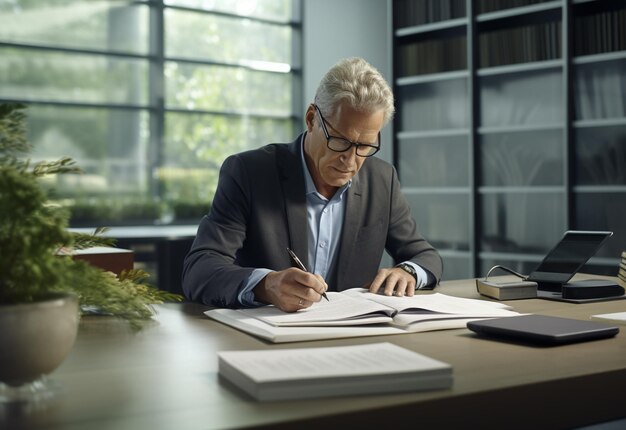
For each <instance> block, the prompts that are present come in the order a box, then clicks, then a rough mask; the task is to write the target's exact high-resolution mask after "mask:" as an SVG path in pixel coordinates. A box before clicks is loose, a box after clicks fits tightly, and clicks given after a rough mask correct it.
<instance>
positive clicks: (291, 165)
mask: <svg viewBox="0 0 626 430" xmlns="http://www.w3.org/2000/svg"><path fill="white" fill-rule="evenodd" d="M300 139H301V136H299V137H298V138H297V139H296V140H295V141H294V142H292V143H291V144H290V145H289V150H288V151H281V152H280V153H279V157H278V170H279V171H280V179H281V183H282V187H283V194H284V196H285V216H286V219H287V230H288V232H289V247H290V248H291V249H292V250H293V251H294V252H295V253H296V254H297V255H298V257H300V259H301V260H302V262H303V263H304V265H305V266H306V267H307V268H308V267H309V261H308V260H309V257H308V255H309V251H308V239H307V212H306V196H305V194H304V190H305V188H304V172H303V171H302V160H301V155H300V151H301V144H300ZM286 252H287V251H286V250H285V253H286Z"/></svg>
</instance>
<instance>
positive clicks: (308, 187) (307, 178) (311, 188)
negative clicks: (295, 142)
mask: <svg viewBox="0 0 626 430" xmlns="http://www.w3.org/2000/svg"><path fill="white" fill-rule="evenodd" d="M305 136H306V132H304V133H302V137H301V138H300V149H301V151H300V159H301V161H302V170H303V171H304V188H305V194H306V195H309V194H317V195H318V196H319V197H321V198H323V199H325V200H327V199H326V198H325V197H323V196H322V195H321V194H320V193H318V192H317V189H316V188H315V184H314V183H313V178H312V177H311V172H309V167H308V166H307V164H306V160H305V159H304V137H305ZM351 185H352V179H350V180H349V181H348V182H347V183H346V184H345V185H344V186H342V187H341V188H339V189H338V190H337V192H336V193H335V195H334V196H333V198H332V199H331V200H341V198H342V197H343V194H344V193H345V192H346V190H347V189H348V188H350V186H351Z"/></svg>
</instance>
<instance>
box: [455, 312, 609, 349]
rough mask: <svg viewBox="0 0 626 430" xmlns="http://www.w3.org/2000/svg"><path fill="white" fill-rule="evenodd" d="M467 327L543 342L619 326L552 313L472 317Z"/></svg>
mask: <svg viewBox="0 0 626 430" xmlns="http://www.w3.org/2000/svg"><path fill="white" fill-rule="evenodd" d="M467 328H468V329H470V330H471V331H473V332H475V333H477V334H479V335H481V336H492V337H496V338H501V339H509V340H517V341H523V342H529V343H537V344H543V345H563V344H567V343H574V342H585V341H589V340H595V339H603V338H608V337H613V336H615V335H616V334H617V333H618V332H619V328H618V327H615V326H611V325H607V324H601V323H597V322H594V321H582V320H575V319H570V318H561V317H553V316H548V315H521V316H516V317H508V318H495V319H490V320H479V321H470V322H468V323H467Z"/></svg>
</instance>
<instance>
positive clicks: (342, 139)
mask: <svg viewBox="0 0 626 430" xmlns="http://www.w3.org/2000/svg"><path fill="white" fill-rule="evenodd" d="M313 107H314V108H315V111H316V112H317V114H318V116H319V118H320V124H321V125H322V131H323V132H324V137H326V146H327V147H328V149H330V150H331V151H335V152H346V151H349V150H351V149H352V147H356V155H358V156H359V157H364V158H365V157H371V156H372V155H374V154H376V153H377V152H378V151H380V131H379V132H378V137H377V140H378V142H377V143H378V145H372V144H371V143H361V142H352V141H351V140H348V139H346V138H345V137H341V136H333V135H332V134H330V133H329V132H328V129H327V128H326V123H328V124H329V125H330V126H331V127H332V128H333V129H334V128H335V127H333V125H332V124H331V123H329V122H328V121H326V120H325V119H324V117H323V116H322V111H320V108H319V107H318V106H317V105H316V104H313ZM331 139H337V140H339V141H340V142H345V143H346V144H349V145H348V146H346V149H342V150H338V149H335V148H332V147H331V146H330V141H331ZM359 148H365V149H366V150H367V149H369V150H372V149H373V151H374V152H372V153H371V154H367V155H362V154H359Z"/></svg>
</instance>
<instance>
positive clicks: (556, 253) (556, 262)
mask: <svg viewBox="0 0 626 430" xmlns="http://www.w3.org/2000/svg"><path fill="white" fill-rule="evenodd" d="M612 235H613V232H611V231H574V230H570V231H566V232H565V234H564V235H563V238H562V239H561V240H560V241H559V243H557V244H556V246H555V247H554V248H552V249H551V250H550V252H548V254H547V255H546V256H545V258H544V259H543V261H542V262H541V263H539V266H537V268H536V269H535V270H533V271H532V272H531V273H530V275H528V277H527V278H526V280H528V281H533V282H536V283H537V284H538V286H539V289H543V288H545V287H549V286H550V285H554V286H558V289H559V290H560V287H561V285H562V284H565V283H566V282H567V281H569V280H570V279H571V278H572V276H574V275H575V274H576V272H578V271H579V270H580V269H581V267H583V265H584V264H585V263H586V262H587V261H588V260H589V259H590V258H591V257H593V256H594V255H595V253H596V252H598V249H600V247H601V246H602V244H604V242H605V241H606V240H607V239H608V238H609V237H611V236H612ZM542 287H543V288H542Z"/></svg>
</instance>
